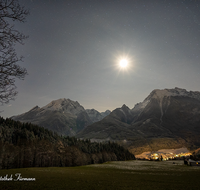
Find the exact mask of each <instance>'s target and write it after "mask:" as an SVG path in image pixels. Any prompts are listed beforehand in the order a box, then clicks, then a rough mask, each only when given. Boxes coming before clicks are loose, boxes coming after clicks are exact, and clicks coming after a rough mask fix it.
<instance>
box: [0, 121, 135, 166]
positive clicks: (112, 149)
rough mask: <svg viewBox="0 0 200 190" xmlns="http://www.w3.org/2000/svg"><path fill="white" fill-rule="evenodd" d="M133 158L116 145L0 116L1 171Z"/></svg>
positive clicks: (78, 164)
mask: <svg viewBox="0 0 200 190" xmlns="http://www.w3.org/2000/svg"><path fill="white" fill-rule="evenodd" d="M132 159H135V157H134V155H133V154H131V153H130V152H129V151H128V150H126V149H124V148H123V147H122V146H120V145H118V144H116V143H111V142H108V143H96V142H94V143H91V142H90V140H78V139H76V138H74V137H65V136H63V137H62V136H59V135H58V134H57V133H55V132H52V131H50V130H47V129H44V128H43V127H39V126H37V125H33V124H30V123H21V122H19V121H14V120H12V119H4V118H2V117H0V168H1V169H5V168H7V169H8V168H21V167H49V166H60V167H62V166H80V165H86V164H94V163H103V162H106V161H113V160H132Z"/></svg>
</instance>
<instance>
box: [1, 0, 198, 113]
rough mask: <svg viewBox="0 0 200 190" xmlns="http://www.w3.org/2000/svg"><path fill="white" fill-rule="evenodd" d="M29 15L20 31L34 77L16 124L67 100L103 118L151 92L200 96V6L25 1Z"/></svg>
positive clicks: (13, 107) (169, 0)
mask: <svg viewBox="0 0 200 190" xmlns="http://www.w3.org/2000/svg"><path fill="white" fill-rule="evenodd" d="M19 2H20V4H21V5H23V6H25V7H26V8H27V9H29V11H30V15H29V16H28V17H27V20H26V22H25V23H15V28H16V29H17V30H19V31H21V32H23V33H24V34H25V35H28V36H29V38H28V39H27V40H25V41H24V42H25V44H24V45H17V46H16V49H17V52H18V55H19V56H20V55H23V56H24V61H23V62H21V63H19V64H20V65H21V66H22V67H25V68H26V69H27V71H28V76H26V77H25V79H24V80H23V81H21V80H17V81H16V86H17V91H18V95H17V97H16V98H15V100H14V101H10V102H9V104H5V105H3V106H1V108H0V111H1V116H3V117H11V116H13V115H18V114H21V113H24V112H27V111H29V110H30V109H31V108H33V107H34V106H36V105H38V106H39V107H43V106H45V105H46V104H48V103H50V102H51V101H52V100H57V99H59V98H66V99H67V98H69V99H71V100H73V101H78V102H79V103H80V104H81V105H82V106H83V107H84V108H85V109H92V108H94V109H96V110H97V111H99V112H102V111H105V110H107V109H109V110H111V111H112V110H114V109H116V108H118V107H121V106H122V105H123V104H126V105H127V106H128V107H129V108H133V107H134V105H135V104H136V103H139V102H141V101H143V100H144V99H145V98H146V97H147V96H148V95H149V94H150V92H151V91H152V90H154V89H165V88H175V87H179V88H184V89H186V90H188V91H190V90H192V91H200V86H199V84H200V55H199V52H200V35H199V32H200V1H195V0H191V1H189V0H188V1H186V0H176V1H174V0H166V1H164V0H163V1H158V0H149V1H146V0H140V1H138V0H84V1H81V0H80V1H79V0H67V1H66V0H59V1H56V0H41V1H39V0H19Z"/></svg>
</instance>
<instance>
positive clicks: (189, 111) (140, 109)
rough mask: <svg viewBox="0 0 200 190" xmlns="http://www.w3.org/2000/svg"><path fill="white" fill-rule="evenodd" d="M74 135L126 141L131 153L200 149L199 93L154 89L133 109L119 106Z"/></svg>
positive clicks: (178, 89) (176, 89) (183, 90)
mask: <svg viewBox="0 0 200 190" xmlns="http://www.w3.org/2000/svg"><path fill="white" fill-rule="evenodd" d="M97 129H98V130H97ZM77 136H78V137H86V138H88V137H89V138H91V137H92V138H93V139H101V138H102V137H104V138H105V137H106V138H107V139H109V140H115V141H116V140H118V141H121V142H123V143H124V142H126V143H124V145H125V146H127V147H129V149H130V150H132V152H134V153H140V152H141V151H151V150H156V149H160V148H179V147H181V146H187V147H191V146H193V145H195V146H200V92H192V91H190V92H188V91H186V90H185V89H180V88H175V89H164V90H154V91H152V92H151V93H150V95H149V96H148V97H147V98H146V99H145V100H144V101H143V102H141V103H138V104H136V105H135V106H134V108H133V109H131V110H130V109H129V108H128V107H127V106H125V105H123V106H122V107H121V108H117V109H115V110H114V111H113V112H111V113H110V115H109V116H107V117H106V118H104V119H103V120H101V121H99V122H97V123H94V124H92V125H90V126H88V127H86V128H85V129H84V130H83V131H81V132H80V133H79V134H78V135H77Z"/></svg>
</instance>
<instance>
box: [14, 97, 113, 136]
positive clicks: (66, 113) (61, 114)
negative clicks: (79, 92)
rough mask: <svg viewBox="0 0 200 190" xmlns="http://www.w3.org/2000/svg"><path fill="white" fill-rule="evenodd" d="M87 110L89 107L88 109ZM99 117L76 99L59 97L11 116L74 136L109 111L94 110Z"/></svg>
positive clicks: (61, 133)
mask: <svg viewBox="0 0 200 190" xmlns="http://www.w3.org/2000/svg"><path fill="white" fill-rule="evenodd" d="M88 110H89V109H88ZM93 112H95V113H96V114H97V115H99V116H100V118H95V115H92V113H91V114H90V117H89V115H88V113H87V111H86V110H85V109H84V107H83V106H81V105H80V104H79V103H78V102H77V101H73V100H70V99H65V98H60V99H58V100H53V101H51V102H50V103H49V104H47V105H45V106H43V107H41V108H40V107H39V106H35V107H33V108H32V109H30V110H29V111H28V112H25V113H23V114H20V115H16V116H12V117H11V118H12V119H13V120H18V121H21V122H30V123H33V124H37V125H39V126H43V127H45V128H47V129H50V130H53V131H56V132H57V133H58V134H60V135H69V136H74V135H75V134H76V133H77V131H80V130H82V129H83V128H84V127H86V126H87V125H90V124H92V123H93V122H94V120H95V121H99V120H100V119H102V118H104V117H105V116H107V114H109V113H110V111H108V110H107V111H105V112H102V114H101V113H100V112H98V111H97V110H95V111H94V109H93Z"/></svg>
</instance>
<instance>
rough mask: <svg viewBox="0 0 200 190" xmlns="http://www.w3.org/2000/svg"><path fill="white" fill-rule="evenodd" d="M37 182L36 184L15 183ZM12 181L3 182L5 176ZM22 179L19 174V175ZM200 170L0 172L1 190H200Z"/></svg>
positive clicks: (156, 166)
mask: <svg viewBox="0 0 200 190" xmlns="http://www.w3.org/2000/svg"><path fill="white" fill-rule="evenodd" d="M17 173H21V177H22V178H35V179H36V180H35V181H19V180H16V178H17V177H16V176H15V174H17ZM6 175H7V178H10V177H11V176H12V178H13V179H12V180H11V181H3V180H2V179H3V178H4V179H5V176H6ZM18 176H19V174H18ZM199 179H200V167H199V166H194V167H191V166H185V165H183V161H181V160H177V161H176V160H175V161H163V162H159V161H139V160H134V161H123V162H121V161H118V162H117V161H115V162H107V163H104V164H94V165H88V166H80V167H60V168H58V167H49V168H20V169H9V170H0V188H1V189H5V190H9V189H12V190H13V189H30V190H32V189H37V190H39V189H52V190H55V189H59V190H60V189H67V190H71V189H79V190H82V189H83V190H84V189H85V190H90V189H91V190H95V189H96V190H97V189H102V190H104V189H107V190H113V189H119V190H123V189H127V190H132V189H134V190H137V189H138V190H139V189H154V190H155V189H159V190H160V189H169V190H171V189H174V190H179V189H184V190H187V189H188V190H191V189H199V187H200V180H199ZM15 180H16V181H15Z"/></svg>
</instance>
